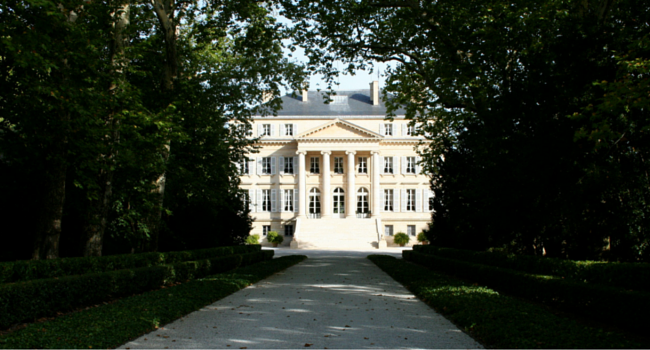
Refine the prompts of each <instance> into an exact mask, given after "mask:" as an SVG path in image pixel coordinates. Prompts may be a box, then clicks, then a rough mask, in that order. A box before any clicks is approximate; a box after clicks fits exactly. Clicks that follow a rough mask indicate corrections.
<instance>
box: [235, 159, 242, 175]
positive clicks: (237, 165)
mask: <svg viewBox="0 0 650 350" xmlns="http://www.w3.org/2000/svg"><path fill="white" fill-rule="evenodd" d="M235 166H236V167H237V173H238V174H239V175H242V173H241V170H242V169H241V163H240V162H236V163H235Z"/></svg>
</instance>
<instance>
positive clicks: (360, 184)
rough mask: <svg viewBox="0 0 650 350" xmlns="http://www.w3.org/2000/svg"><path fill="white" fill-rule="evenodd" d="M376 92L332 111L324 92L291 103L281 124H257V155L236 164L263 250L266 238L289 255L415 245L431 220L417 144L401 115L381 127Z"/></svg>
mask: <svg viewBox="0 0 650 350" xmlns="http://www.w3.org/2000/svg"><path fill="white" fill-rule="evenodd" d="M378 85H379V84H378V82H376V81H375V82H372V83H371V84H370V89H369V90H364V91H337V95H336V96H332V97H331V99H332V101H331V102H330V103H329V104H326V103H324V100H323V96H322V94H321V93H320V92H315V91H303V92H302V95H301V96H291V95H287V96H284V97H282V100H283V101H282V102H283V108H282V110H280V111H279V112H278V115H277V116H275V117H254V121H253V130H254V132H256V135H255V136H259V137H260V143H259V146H261V149H260V152H259V153H255V154H249V155H248V157H249V158H250V161H248V162H244V163H243V164H240V167H241V173H242V175H241V187H242V188H243V189H245V190H247V191H248V201H249V207H250V209H251V215H252V216H253V217H254V218H255V222H254V223H253V231H252V232H251V234H259V235H260V237H262V239H263V241H262V244H265V245H266V244H268V241H267V240H266V234H267V233H268V232H269V231H277V232H278V233H279V234H280V235H284V238H285V240H284V242H283V245H290V246H291V247H293V248H346V247H357V248H371V247H375V248H383V247H386V246H387V245H388V246H391V245H394V243H393V236H394V235H395V234H396V233H397V232H404V233H406V234H408V235H409V236H410V238H411V241H410V243H409V245H412V244H414V243H416V235H417V233H418V232H420V231H421V230H422V229H423V228H425V227H426V224H427V222H429V221H430V220H431V210H433V208H432V205H431V200H430V199H431V198H432V195H433V194H432V192H431V191H430V189H429V177H428V176H425V175H422V174H420V165H419V160H420V159H419V157H418V155H417V153H416V152H415V146H416V145H417V144H418V143H419V141H421V139H420V138H418V137H416V136H415V135H414V130H413V129H412V127H409V126H408V121H407V120H405V119H404V111H397V113H396V114H397V115H396V117H395V118H394V121H388V120H384V118H385V116H386V107H385V105H384V104H383V102H382V101H381V100H380V98H379V87H378ZM400 113H401V114H400Z"/></svg>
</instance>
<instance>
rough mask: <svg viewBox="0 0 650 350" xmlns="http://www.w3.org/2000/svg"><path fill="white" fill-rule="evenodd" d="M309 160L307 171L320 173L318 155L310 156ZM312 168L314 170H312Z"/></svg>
mask: <svg viewBox="0 0 650 350" xmlns="http://www.w3.org/2000/svg"><path fill="white" fill-rule="evenodd" d="M309 162H310V163H309V173H310V174H320V157H310V161H309ZM314 165H315V166H314ZM314 170H316V171H315V172H314Z"/></svg>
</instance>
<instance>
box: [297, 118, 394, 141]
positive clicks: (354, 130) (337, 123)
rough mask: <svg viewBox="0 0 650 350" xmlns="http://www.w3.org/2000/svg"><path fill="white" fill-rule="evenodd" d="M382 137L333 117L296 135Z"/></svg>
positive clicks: (304, 137)
mask: <svg viewBox="0 0 650 350" xmlns="http://www.w3.org/2000/svg"><path fill="white" fill-rule="evenodd" d="M332 138H336V139H338V138H341V139H382V138H383V137H382V136H381V135H379V134H378V133H375V132H372V131H370V130H368V129H366V128H362V127H360V126H358V125H356V124H353V123H350V122H348V121H345V120H341V119H335V120H333V121H331V122H328V123H325V124H323V125H320V126H318V127H316V128H313V129H311V130H308V131H305V132H304V133H302V134H300V135H298V139H332Z"/></svg>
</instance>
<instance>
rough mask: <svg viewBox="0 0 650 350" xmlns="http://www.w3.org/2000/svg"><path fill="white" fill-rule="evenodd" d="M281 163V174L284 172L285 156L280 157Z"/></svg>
mask: <svg viewBox="0 0 650 350" xmlns="http://www.w3.org/2000/svg"><path fill="white" fill-rule="evenodd" d="M278 160H279V163H280V169H278V170H280V171H279V173H280V174H284V157H278Z"/></svg>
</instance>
